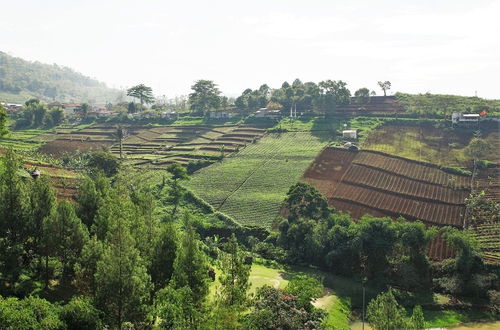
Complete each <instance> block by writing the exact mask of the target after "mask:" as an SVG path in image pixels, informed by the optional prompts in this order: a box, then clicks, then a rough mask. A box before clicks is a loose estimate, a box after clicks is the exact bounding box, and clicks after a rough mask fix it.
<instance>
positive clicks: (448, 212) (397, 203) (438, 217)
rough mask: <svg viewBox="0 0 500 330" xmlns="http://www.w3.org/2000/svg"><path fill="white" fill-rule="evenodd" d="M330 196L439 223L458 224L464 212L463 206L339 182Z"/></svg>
mask: <svg viewBox="0 0 500 330" xmlns="http://www.w3.org/2000/svg"><path fill="white" fill-rule="evenodd" d="M331 197H332V198H338V199H343V200H349V201H354V202H357V203H361V204H364V205H367V206H369V207H373V208H376V209H380V210H386V211H387V212H391V213H393V214H400V215H402V216H407V217H411V218H413V219H420V220H423V221H426V222H431V223H434V224H439V225H455V226H460V225H461V219H462V215H463V213H464V207H463V206H458V205H449V204H439V203H432V202H424V201H419V200H414V199H411V198H405V197H404V196H398V195H396V194H389V193H384V192H378V191H374V190H372V189H368V188H363V187H360V186H355V185H351V184H346V183H340V184H339V185H338V187H337V189H336V190H335V192H334V194H333V196H331Z"/></svg>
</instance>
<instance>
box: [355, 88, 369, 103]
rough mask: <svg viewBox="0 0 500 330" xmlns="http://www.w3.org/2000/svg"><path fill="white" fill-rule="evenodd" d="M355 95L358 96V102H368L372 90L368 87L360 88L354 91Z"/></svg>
mask: <svg viewBox="0 0 500 330" xmlns="http://www.w3.org/2000/svg"><path fill="white" fill-rule="evenodd" d="M354 97H355V98H356V103H358V104H367V103H368V102H370V90H369V89H368V88H366V87H364V88H360V89H358V90H357V91H356V92H354Z"/></svg>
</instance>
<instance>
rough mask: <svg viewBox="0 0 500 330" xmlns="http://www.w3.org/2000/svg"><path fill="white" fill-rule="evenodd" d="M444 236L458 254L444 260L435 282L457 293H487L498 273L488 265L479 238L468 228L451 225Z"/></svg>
mask: <svg viewBox="0 0 500 330" xmlns="http://www.w3.org/2000/svg"><path fill="white" fill-rule="evenodd" d="M443 237H444V239H445V240H446V242H447V243H448V245H449V246H450V247H452V248H453V249H454V250H455V251H456V257H455V258H453V259H448V260H445V261H444V264H443V269H442V271H441V272H440V274H438V276H437V278H435V279H434V281H435V283H436V284H438V286H439V287H441V288H442V289H443V290H444V291H446V292H448V293H451V294H453V295H463V296H473V297H486V296H487V290H489V289H490V288H492V286H494V283H495V281H496V280H497V278H498V276H497V275H496V274H494V273H490V272H488V271H487V269H486V268H485V265H484V261H483V258H482V254H481V251H480V246H479V242H478V241H477V239H476V238H475V237H474V236H473V235H472V233H471V232H469V231H467V230H459V229H455V228H451V227H447V228H445V229H444V232H443Z"/></svg>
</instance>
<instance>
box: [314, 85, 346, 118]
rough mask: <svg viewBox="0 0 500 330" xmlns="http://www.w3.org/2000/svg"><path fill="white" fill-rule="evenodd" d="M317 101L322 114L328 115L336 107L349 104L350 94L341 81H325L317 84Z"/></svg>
mask: <svg viewBox="0 0 500 330" xmlns="http://www.w3.org/2000/svg"><path fill="white" fill-rule="evenodd" d="M318 87H319V98H318V99H319V101H318V102H317V104H318V105H319V106H320V108H321V109H322V110H323V112H324V113H327V114H328V113H330V112H331V111H333V110H335V108H336V107H337V106H338V105H344V104H349V102H350V97H351V92H350V91H349V89H347V83H345V82H343V81H342V80H338V81H332V80H325V81H321V82H320V83H319V84H318Z"/></svg>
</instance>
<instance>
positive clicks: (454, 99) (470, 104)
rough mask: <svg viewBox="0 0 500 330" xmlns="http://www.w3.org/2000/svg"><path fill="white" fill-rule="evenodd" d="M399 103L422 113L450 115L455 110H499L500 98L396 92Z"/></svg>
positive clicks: (413, 111) (409, 109) (414, 111)
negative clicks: (487, 98)
mask: <svg viewBox="0 0 500 330" xmlns="http://www.w3.org/2000/svg"><path fill="white" fill-rule="evenodd" d="M396 98H397V100H398V102H399V103H401V104H403V106H404V107H405V109H406V111H408V112H410V113H418V114H421V115H438V116H450V115H451V114H452V113H453V112H462V113H471V112H472V113H479V112H481V111H482V110H487V111H498V109H500V101H499V100H486V99H482V98H479V97H466V96H456V95H440V94H430V93H427V94H403V93H396Z"/></svg>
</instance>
